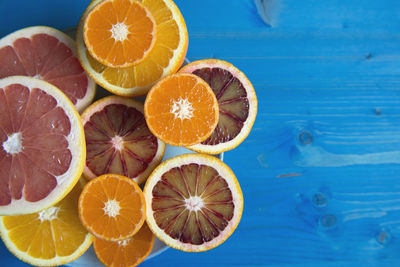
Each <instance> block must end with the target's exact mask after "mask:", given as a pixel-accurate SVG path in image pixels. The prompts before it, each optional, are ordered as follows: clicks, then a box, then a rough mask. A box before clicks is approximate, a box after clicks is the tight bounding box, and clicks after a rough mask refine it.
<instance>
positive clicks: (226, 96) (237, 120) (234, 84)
mask: <svg viewBox="0 0 400 267" xmlns="http://www.w3.org/2000/svg"><path fill="white" fill-rule="evenodd" d="M193 74H195V75H197V76H199V77H200V78H202V79H203V80H205V81H206V82H207V83H208V84H209V85H210V87H211V89H212V90H213V91H214V93H215V95H216V97H217V100H218V105H219V121H218V125H217V127H216V128H215V130H214V132H213V133H212V134H211V136H210V137H209V138H207V139H206V140H205V141H203V142H202V144H203V145H217V144H220V143H225V142H228V141H230V140H232V139H234V138H235V137H236V136H237V135H238V134H239V133H240V131H241V129H242V128H243V125H244V122H245V121H246V119H247V117H248V115H249V105H250V104H249V100H248V98H247V93H246V90H245V88H244V87H243V85H242V83H241V82H240V80H239V79H238V78H236V77H234V76H233V75H232V74H231V73H230V72H229V71H227V70H224V69H222V68H218V67H214V68H202V69H198V70H195V71H194V72H193Z"/></svg>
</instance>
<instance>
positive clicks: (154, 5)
mask: <svg viewBox="0 0 400 267" xmlns="http://www.w3.org/2000/svg"><path fill="white" fill-rule="evenodd" d="M100 2H101V0H94V1H92V2H91V3H90V4H89V6H88V7H87V9H86V11H85V12H84V14H83V15H82V18H81V21H80V23H79V26H78V29H77V37H76V39H77V46H78V57H79V60H80V61H81V64H82V66H83V67H84V68H85V70H86V72H87V73H88V74H89V75H90V76H91V77H92V78H93V79H94V80H95V81H96V82H97V83H98V84H99V85H101V86H102V87H104V88H105V89H107V90H108V91H110V92H112V93H114V94H116V95H121V96H138V95H143V94H145V93H147V91H148V90H149V89H150V87H151V86H152V85H153V84H154V83H155V82H157V81H158V80H159V79H161V78H162V77H164V76H166V75H169V74H172V73H175V72H176V71H177V70H178V69H179V68H180V66H181V65H182V63H183V61H184V59H185V56H186V52H187V48H188V33H187V29H186V24H185V21H184V19H183V17H182V15H181V13H180V11H179V9H178V7H177V6H176V5H175V3H174V2H173V1H172V0H141V1H140V2H141V3H142V5H143V6H144V7H145V8H146V9H148V10H149V11H150V13H151V14H152V15H153V17H154V19H155V22H156V29H157V33H156V35H157V37H156V41H155V43H154V47H153V48H152V49H151V51H150V53H149V55H148V57H147V58H146V59H145V60H143V61H142V62H140V63H139V64H136V65H134V66H132V67H128V68H124V69H121V68H112V67H108V66H105V65H103V64H101V63H100V62H98V61H97V60H96V59H94V58H93V57H92V56H91V55H90V53H89V52H88V51H87V49H86V46H85V42H84V39H83V25H84V21H85V19H86V17H87V16H88V14H89V12H90V11H91V10H92V9H93V8H94V7H95V6H96V5H97V4H98V3H100Z"/></svg>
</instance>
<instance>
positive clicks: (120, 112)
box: [82, 96, 165, 183]
mask: <svg viewBox="0 0 400 267" xmlns="http://www.w3.org/2000/svg"><path fill="white" fill-rule="evenodd" d="M82 121H83V125H84V129H85V138H86V149H87V159H86V165H85V169H84V174H85V176H86V177H87V178H89V179H93V178H95V177H97V176H100V175H102V174H106V173H115V174H121V175H124V176H127V177H129V178H132V179H133V180H134V181H135V182H137V183H142V182H144V181H145V180H146V179H147V176H148V175H149V174H150V172H151V171H152V170H153V169H154V168H155V167H156V166H157V165H158V164H159V163H160V161H161V159H162V157H163V155H164V151H165V144H164V143H163V142H161V141H160V140H158V139H157V138H156V137H155V136H154V135H153V134H152V133H151V132H150V131H149V129H148V128H147V125H146V121H145V119H144V115H143V104H142V103H140V102H137V101H135V100H132V99H126V98H122V97H117V96H109V97H105V98H103V99H101V100H99V101H97V102H95V103H93V104H92V105H91V106H90V107H89V108H87V110H85V112H84V113H83V114H82Z"/></svg>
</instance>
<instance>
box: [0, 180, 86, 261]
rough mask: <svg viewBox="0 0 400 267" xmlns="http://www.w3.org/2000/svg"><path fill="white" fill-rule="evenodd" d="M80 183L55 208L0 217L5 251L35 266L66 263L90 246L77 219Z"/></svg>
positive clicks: (81, 185) (81, 186) (0, 231)
mask: <svg viewBox="0 0 400 267" xmlns="http://www.w3.org/2000/svg"><path fill="white" fill-rule="evenodd" d="M81 181H82V182H80V183H77V184H76V186H75V187H74V189H73V190H72V191H71V192H70V193H69V194H68V195H67V196H66V197H65V198H64V199H63V200H61V201H60V202H59V203H57V204H56V205H54V206H52V207H50V208H47V209H45V210H42V211H40V212H39V213H33V214H28V215H18V216H3V217H1V218H0V233H1V237H2V239H3V241H4V243H5V245H6V246H7V248H8V249H9V250H10V251H11V252H12V253H13V254H14V255H15V256H16V257H18V258H19V259H21V260H22V261H24V262H27V263H29V264H32V265H36V266H55V265H62V264H66V263H69V262H71V261H73V260H75V259H77V258H78V257H79V256H81V255H82V254H83V253H84V252H85V251H86V250H87V249H88V248H89V247H90V245H91V244H92V241H93V236H92V235H91V234H89V233H88V231H86V229H85V228H84V227H83V225H82V224H81V222H80V221H79V215H78V199H79V195H80V193H81V191H82V188H83V183H84V182H83V180H81Z"/></svg>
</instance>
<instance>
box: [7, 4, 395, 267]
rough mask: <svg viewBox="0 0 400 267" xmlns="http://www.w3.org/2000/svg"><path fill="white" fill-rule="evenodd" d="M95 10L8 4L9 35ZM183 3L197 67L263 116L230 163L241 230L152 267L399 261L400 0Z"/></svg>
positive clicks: (72, 20)
mask: <svg viewBox="0 0 400 267" xmlns="http://www.w3.org/2000/svg"><path fill="white" fill-rule="evenodd" d="M88 2H89V1H87V0H86V1H78V0H71V1H68V2H67V1H62V2H61V1H46V0H39V1H35V2H33V1H27V0H26V1H22V0H19V1H13V2H11V1H0V18H1V22H2V23H0V35H1V36H3V35H5V34H7V33H9V32H11V31H13V30H15V29H18V28H20V27H23V26H28V25H37V24H45V25H50V26H53V27H58V28H66V27H70V26H73V25H76V24H77V22H78V20H79V14H80V13H81V12H82V11H83V10H84V8H85V5H86V4H87V3H88ZM34 3H36V4H34ZM176 3H177V5H178V6H179V8H180V9H181V11H182V14H183V16H184V17H185V19H186V22H187V26H188V30H189V35H190V36H189V37H190V41H189V49H188V58H189V59H190V60H196V59H203V58H220V59H224V60H227V61H230V62H231V63H233V64H234V65H236V66H237V67H238V68H239V69H241V70H242V71H243V72H244V73H245V74H246V75H247V76H248V77H249V79H250V80H251V81H252V82H253V84H254V86H255V89H256V92H257V96H258V100H259V112H258V116H257V119H256V123H255V125H254V127H253V130H252V132H251V134H250V135H249V137H248V138H247V139H246V141H245V142H244V143H243V144H241V145H240V146H239V147H238V148H236V149H235V150H233V151H230V152H228V153H226V154H225V161H226V163H227V164H228V165H229V166H231V168H232V169H233V171H234V172H235V173H236V175H237V177H238V179H239V182H240V184H241V186H242V190H243V193H244V197H245V207H244V212H243V218H242V221H241V223H240V225H239V227H238V229H237V230H236V231H235V233H234V234H233V235H232V236H231V237H230V238H229V239H228V240H227V241H226V242H225V243H224V244H222V245H221V246H220V247H218V248H215V249H213V250H211V251H208V252H204V253H194V254H193V253H184V252H180V251H176V250H173V249H169V250H168V251H167V252H165V253H163V254H162V255H160V256H159V257H156V258H154V259H151V260H150V261H148V262H145V263H144V264H143V266H159V265H161V266H169V265H174V266H220V265H241V266H254V265H274V266H275V265H279V266H293V265H296V266H354V265H365V266H375V265H379V266H397V265H399V262H400V254H399V253H398V251H400V165H399V163H400V90H399V86H400V79H399V77H400V33H399V29H400V12H399V10H400V2H399V1H395V0H347V1H339V0H324V1H319V0H303V1H297V0H259V1H258V0H256V1H253V0H218V1H215V0H202V1H194V0H176ZM34 5H37V6H39V7H37V8H36V9H34V8H33V7H34ZM15 7H18V10H19V11H20V13H18V14H16V13H15V12H14V13H11V12H10V11H9V10H10V8H15ZM41 7H42V8H41ZM257 7H258V8H259V10H260V11H258V10H257ZM44 10H45V11H44ZM0 253H1V254H0V255H1V256H0V257H1V259H2V260H4V261H5V262H6V263H8V264H15V262H16V260H15V259H14V258H12V256H10V255H9V254H8V252H6V250H5V249H4V247H2V246H1V245H0ZM19 265H20V266H24V265H23V264H19Z"/></svg>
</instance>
